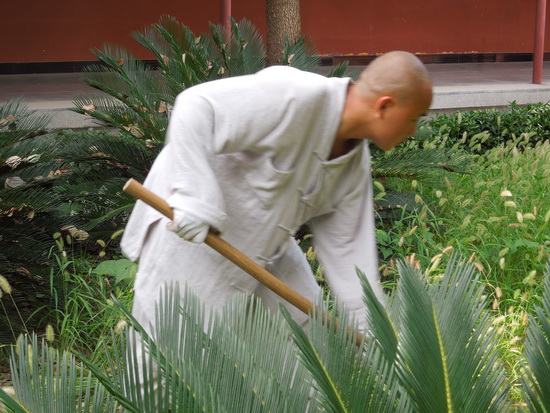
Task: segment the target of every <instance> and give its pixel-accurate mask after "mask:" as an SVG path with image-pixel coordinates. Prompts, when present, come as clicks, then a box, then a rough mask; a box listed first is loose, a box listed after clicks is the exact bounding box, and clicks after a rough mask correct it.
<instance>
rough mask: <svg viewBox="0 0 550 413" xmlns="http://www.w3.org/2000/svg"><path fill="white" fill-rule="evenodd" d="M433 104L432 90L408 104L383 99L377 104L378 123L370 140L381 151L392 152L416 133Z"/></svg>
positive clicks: (427, 90)
mask: <svg viewBox="0 0 550 413" xmlns="http://www.w3.org/2000/svg"><path fill="white" fill-rule="evenodd" d="M431 102H432V94H431V90H429V89H428V88H426V90H424V91H423V93H422V95H421V96H419V97H418V98H416V99H411V100H409V101H406V102H398V101H396V100H395V99H393V98H391V97H387V96H385V97H382V98H380V101H379V102H377V105H378V106H377V108H376V110H377V122H376V127H375V128H374V130H372V131H371V134H370V136H369V139H370V140H371V141H372V142H373V143H374V144H375V145H376V146H378V147H379V148H380V149H382V150H384V151H387V150H390V149H392V148H394V147H396V146H397V145H399V144H400V143H401V142H403V141H405V140H406V139H407V138H408V137H409V136H411V135H414V134H415V133H416V126H417V123H418V121H419V119H420V118H421V117H422V116H424V115H425V114H426V112H427V111H428V109H429V108H430V104H431Z"/></svg>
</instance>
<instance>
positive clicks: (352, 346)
mask: <svg viewBox="0 0 550 413" xmlns="http://www.w3.org/2000/svg"><path fill="white" fill-rule="evenodd" d="M336 307H337V308H338V305H336ZM317 308H318V309H320V310H318V311H316V312H315V314H313V315H312V318H311V333H310V334H309V335H308V334H306V333H305V332H304V331H303V330H302V328H301V327H300V326H299V325H298V324H297V323H296V322H295V321H293V320H292V319H291V317H290V315H289V313H288V311H287V310H286V309H285V308H283V307H281V309H282V311H283V313H284V315H285V318H286V319H287V322H288V323H289V325H290V328H291V329H292V332H293V339H294V341H295V343H296V345H297V346H298V348H299V350H300V352H299V353H298V357H299V359H300V361H301V363H303V364H304V366H305V367H307V369H308V370H309V371H310V372H311V374H312V375H313V378H314V386H315V388H316V390H317V391H318V394H317V397H316V399H317V401H318V402H319V403H320V404H321V405H322V406H323V409H324V410H327V411H332V412H364V411H373V412H387V413H390V412H395V411H400V412H409V411H411V410H410V404H409V401H408V399H407V396H406V394H405V393H404V392H403V389H401V388H400V386H399V383H398V381H397V379H398V378H397V375H396V374H395V372H394V370H393V367H392V363H389V362H388V361H387V360H386V358H385V357H383V355H382V352H381V348H380V347H379V346H378V345H374V344H368V343H364V345H363V346H362V347H360V348H357V344H356V333H355V331H356V329H355V328H351V329H348V326H353V325H354V323H353V322H350V320H349V319H348V316H347V313H346V311H345V310H340V311H337V312H336V313H335V314H334V315H338V321H339V322H338V324H337V325H336V326H331V327H328V326H327V323H326V319H325V316H324V315H323V314H328V302H325V303H324V304H323V303H320V304H319V306H318V307H317ZM368 340H370V337H369V338H367V341H368Z"/></svg>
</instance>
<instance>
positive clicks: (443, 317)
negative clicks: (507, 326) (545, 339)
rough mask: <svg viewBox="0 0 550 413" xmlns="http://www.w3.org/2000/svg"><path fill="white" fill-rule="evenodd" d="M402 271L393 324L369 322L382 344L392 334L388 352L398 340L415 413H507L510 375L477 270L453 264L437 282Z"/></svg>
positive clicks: (399, 366)
mask: <svg viewBox="0 0 550 413" xmlns="http://www.w3.org/2000/svg"><path fill="white" fill-rule="evenodd" d="M398 270H399V277H400V278H399V283H398V287H397V289H396V293H395V296H394V297H393V299H392V300H391V301H390V305H389V307H388V316H387V317H386V316H378V315H376V314H375V315H374V316H373V315H371V316H370V322H371V325H369V331H370V332H371V334H372V335H373V336H374V334H377V335H376V337H377V338H378V337H380V336H381V334H380V331H381V330H382V329H386V330H387V332H386V333H384V336H385V337H388V339H385V340H384V342H387V341H388V340H389V342H390V344H391V340H392V337H393V335H394V334H396V332H397V337H398V345H397V356H396V358H395V362H394V363H395V368H396V371H397V373H398V375H399V378H400V382H401V384H402V386H403V387H404V389H405V391H406V392H407V394H408V395H409V397H410V399H411V401H412V403H413V405H414V406H415V410H417V411H422V412H451V411H460V412H481V411H483V412H503V411H507V410H506V409H507V408H508V407H509V406H508V400H507V390H508V388H507V384H506V380H505V378H506V376H505V371H504V369H503V367H502V364H501V363H500V362H499V359H498V354H497V352H496V344H497V342H496V339H495V332H494V331H492V329H491V323H490V321H489V315H488V314H487V313H485V312H484V309H485V308H486V306H487V303H486V302H485V299H484V298H483V297H482V290H481V288H480V287H479V286H478V276H477V275H474V269H473V267H472V266H471V265H469V264H467V263H465V262H463V261H460V262H459V261H457V258H456V256H455V257H453V258H452V259H451V260H450V262H449V264H448V266H447V268H446V271H445V274H444V276H443V279H442V280H441V281H439V282H431V281H428V280H427V279H425V278H424V277H423V276H422V275H420V274H418V273H417V272H416V271H415V270H414V269H413V268H412V267H411V266H409V265H406V264H404V263H402V262H401V263H400V264H399V265H398ZM365 294H366V295H369V294H371V295H372V291H370V292H369V291H368V289H366V290H365ZM371 301H372V299H371ZM388 320H391V323H389V322H388ZM375 323H376V324H379V325H372V324H375ZM381 344H383V342H381ZM390 354H391V353H390Z"/></svg>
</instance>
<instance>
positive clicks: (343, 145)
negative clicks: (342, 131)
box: [328, 137, 359, 160]
mask: <svg viewBox="0 0 550 413" xmlns="http://www.w3.org/2000/svg"><path fill="white" fill-rule="evenodd" d="M358 141H359V140H358V139H338V137H336V139H335V140H334V143H333V144H332V150H331V151H330V155H329V158H328V159H329V160H331V159H336V158H339V157H340V156H343V155H345V154H346V153H348V152H350V151H351V150H352V149H353V148H355V145H357V142H358Z"/></svg>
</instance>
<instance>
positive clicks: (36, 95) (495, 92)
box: [0, 62, 550, 128]
mask: <svg viewBox="0 0 550 413" xmlns="http://www.w3.org/2000/svg"><path fill="white" fill-rule="evenodd" d="M426 67H427V68H428V70H429V71H430V73H431V75H432V80H433V85H434V100H433V103H432V108H431V111H432V112H434V113H437V112H448V111H453V110H457V109H473V108H489V107H505V106H507V105H508V104H509V103H510V102H512V101H515V102H516V103H518V104H519V105H524V104H527V103H535V102H550V62H545V64H544V71H543V84H542V85H534V84H532V83H531V79H532V68H533V64H532V62H507V63H456V64H454V63H453V64H430V65H427V66H426ZM350 68H351V69H353V70H361V69H362V68H363V67H362V66H351V67H350ZM81 77H82V75H81V74H80V73H59V74H31V75H0V103H1V102H5V101H7V100H9V99H11V98H14V97H19V96H21V97H23V98H24V99H25V100H26V102H27V103H28V106H29V108H30V109H37V110H44V111H48V112H51V113H52V114H53V119H52V123H51V124H50V127H52V128H78V127H91V126H94V123H93V121H91V120H90V119H87V118H86V117H85V116H82V115H78V114H76V113H74V112H71V111H69V110H67V109H68V108H71V107H73V106H74V105H73V104H72V99H73V97H74V96H75V94H77V93H88V92H94V89H92V88H90V87H88V86H86V85H84V84H83V83H82V82H81V81H80V78H81Z"/></svg>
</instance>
